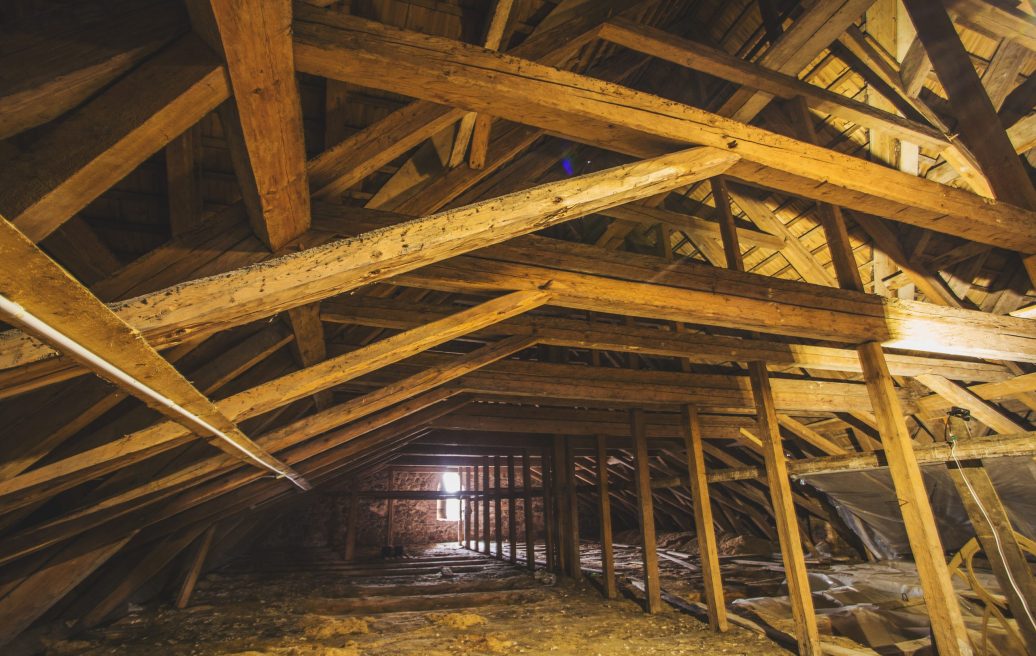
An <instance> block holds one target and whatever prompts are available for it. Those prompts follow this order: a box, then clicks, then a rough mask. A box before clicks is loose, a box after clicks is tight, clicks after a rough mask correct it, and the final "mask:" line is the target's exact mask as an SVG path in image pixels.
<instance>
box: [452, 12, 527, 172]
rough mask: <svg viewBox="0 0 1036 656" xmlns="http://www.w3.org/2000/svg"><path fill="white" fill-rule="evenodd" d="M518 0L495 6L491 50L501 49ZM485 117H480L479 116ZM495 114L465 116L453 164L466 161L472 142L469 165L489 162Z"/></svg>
mask: <svg viewBox="0 0 1036 656" xmlns="http://www.w3.org/2000/svg"><path fill="white" fill-rule="evenodd" d="M513 5H514V0H497V1H496V6H495V7H493V13H492V14H491V15H490V17H489V24H488V26H487V28H486V37H485V39H483V41H482V45H483V47H484V48H486V49H487V50H499V49H500V45H501V43H502V42H503V38H504V30H505V28H506V27H507V19H508V17H509V16H510V15H511V7H512V6H513ZM480 118H482V120H481V121H480V120H479V119H480ZM490 120H491V118H490V117H489V116H487V115H485V114H482V115H479V114H478V113H477V112H468V113H467V114H465V115H464V118H463V119H461V122H460V124H459V125H458V126H457V134H456V135H455V136H454V142H453V152H452V153H451V154H450V161H449V166H451V167H453V166H457V165H459V164H460V163H461V162H463V161H464V155H465V154H466V153H467V152H468V145H469V144H470V145H471V154H470V155H469V158H468V165H469V166H470V167H471V168H473V169H480V168H482V167H483V166H484V165H485V163H486V150H487V148H488V147H489V126H490Z"/></svg>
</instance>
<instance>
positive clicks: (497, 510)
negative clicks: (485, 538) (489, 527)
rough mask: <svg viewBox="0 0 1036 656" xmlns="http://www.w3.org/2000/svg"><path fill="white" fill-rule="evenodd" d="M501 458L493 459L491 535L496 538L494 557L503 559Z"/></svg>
mask: <svg viewBox="0 0 1036 656" xmlns="http://www.w3.org/2000/svg"><path fill="white" fill-rule="evenodd" d="M501 458H503V456H497V457H495V458H493V509H494V515H493V524H494V527H493V529H494V530H493V533H494V534H495V535H494V537H496V557H497V558H503V557H504V513H503V506H504V500H503V499H502V498H501V497H500V490H501V488H500V460H501Z"/></svg>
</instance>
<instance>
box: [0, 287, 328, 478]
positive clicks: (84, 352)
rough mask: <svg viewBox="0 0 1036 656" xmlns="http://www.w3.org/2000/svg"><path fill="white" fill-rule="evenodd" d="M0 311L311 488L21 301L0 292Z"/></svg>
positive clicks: (197, 425)
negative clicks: (85, 344) (62, 330)
mask: <svg viewBox="0 0 1036 656" xmlns="http://www.w3.org/2000/svg"><path fill="white" fill-rule="evenodd" d="M0 313H3V314H5V315H7V316H9V317H12V318H13V319H14V320H15V321H16V322H17V323H19V324H21V325H22V326H24V327H25V328H26V329H27V330H28V331H29V332H31V333H34V334H36V335H39V336H40V337H42V338H43V340H44V341H46V342H48V343H49V344H52V345H54V346H55V347H57V349H58V350H60V351H67V352H70V353H72V354H74V356H75V357H76V359H78V360H81V361H83V362H85V363H87V364H89V365H90V366H92V367H95V368H96V369H98V370H100V371H103V372H104V373H105V375H106V377H108V378H111V379H113V382H115V381H117V382H119V383H122V384H123V385H125V386H127V387H130V388H132V389H133V390H136V391H137V392H139V394H138V395H136V396H145V397H147V398H149V399H151V400H152V401H154V402H155V403H157V404H159V405H161V406H163V407H165V408H168V409H169V410H171V411H172V412H173V413H174V414H177V415H179V416H180V417H182V418H184V419H185V420H187V421H188V422H189V423H190V424H192V425H193V426H194V427H195V430H197V428H198V427H200V428H202V429H203V431H207V432H209V433H212V434H213V435H215V436H216V437H218V438H219V439H221V440H223V441H224V442H226V443H227V444H230V445H231V446H233V447H234V448H235V449H237V450H238V451H240V452H241V453H243V454H245V455H246V456H248V457H249V458H251V459H252V460H254V461H255V462H257V463H259V465H260V466H261V467H263V468H265V469H269V470H270V471H272V472H274V473H275V474H277V475H278V477H283V478H287V479H288V480H290V481H291V482H292V483H294V484H295V485H297V486H298V487H300V488H302V489H303V490H308V489H309V487H308V486H307V485H306V484H305V482H304V481H301V480H300V479H299V476H298V475H297V474H295V473H294V472H290V471H287V470H285V469H282V468H280V467H277V466H276V465H273V464H270V463H267V462H265V461H264V460H262V459H261V458H259V457H258V456H256V455H255V454H254V453H252V452H251V451H249V450H248V449H246V448H244V447H243V446H241V445H240V444H238V443H237V442H236V441H234V440H233V439H232V438H231V437H230V436H229V435H227V434H226V433H224V432H223V431H221V430H220V429H218V428H216V427H215V426H213V425H212V424H210V423H209V422H207V421H205V420H204V419H202V418H201V417H199V416H198V415H196V414H194V413H193V412H191V411H190V410H188V409H187V408H185V407H183V406H182V405H180V404H179V403H177V402H176V401H174V400H172V399H170V398H169V397H168V396H165V395H164V394H162V393H161V392H158V391H157V390H155V389H153V388H151V387H149V386H147V385H145V384H144V383H142V382H140V381H139V380H137V379H136V378H134V377H133V376H131V375H129V374H128V373H126V372H125V371H123V370H122V369H119V368H118V367H116V366H115V365H113V364H112V363H110V362H108V361H107V360H105V359H104V358H102V357H101V356H99V355H97V354H96V353H94V352H93V351H91V350H90V349H88V348H86V347H85V346H83V345H81V344H80V343H79V342H76V341H75V340H73V339H72V338H71V337H68V336H67V335H65V334H64V333H62V332H61V331H59V330H57V329H55V328H54V327H52V326H51V325H50V324H48V323H46V322H45V321H43V320H42V319H40V318H39V317H37V316H35V315H33V314H32V313H31V312H29V311H28V310H26V309H25V308H24V307H22V306H21V305H20V304H18V303H16V302H15V301H12V300H11V299H9V298H7V297H6V296H4V295H3V294H0Z"/></svg>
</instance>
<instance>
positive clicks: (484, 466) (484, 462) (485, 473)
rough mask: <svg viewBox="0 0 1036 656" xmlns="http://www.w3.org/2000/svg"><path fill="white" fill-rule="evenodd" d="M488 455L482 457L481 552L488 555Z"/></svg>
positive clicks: (489, 542) (489, 543)
mask: <svg viewBox="0 0 1036 656" xmlns="http://www.w3.org/2000/svg"><path fill="white" fill-rule="evenodd" d="M488 495H489V457H488V456H487V457H485V458H482V541H483V544H482V553H484V554H486V555H489V552H490V545H491V544H492V543H491V541H490V537H491V536H490V533H489V531H490V528H489V506H490V499H489V496H488Z"/></svg>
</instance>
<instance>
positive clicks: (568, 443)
mask: <svg viewBox="0 0 1036 656" xmlns="http://www.w3.org/2000/svg"><path fill="white" fill-rule="evenodd" d="M565 503H566V504H567V506H568V508H567V511H568V513H567V514H568V531H569V540H568V574H569V576H571V577H572V578H574V579H577V580H578V579H580V578H582V576H583V570H582V567H581V566H580V554H579V490H578V488H577V487H576V457H575V449H574V448H573V445H572V440H570V439H568V440H565Z"/></svg>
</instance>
